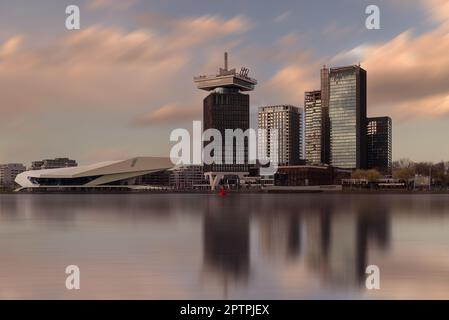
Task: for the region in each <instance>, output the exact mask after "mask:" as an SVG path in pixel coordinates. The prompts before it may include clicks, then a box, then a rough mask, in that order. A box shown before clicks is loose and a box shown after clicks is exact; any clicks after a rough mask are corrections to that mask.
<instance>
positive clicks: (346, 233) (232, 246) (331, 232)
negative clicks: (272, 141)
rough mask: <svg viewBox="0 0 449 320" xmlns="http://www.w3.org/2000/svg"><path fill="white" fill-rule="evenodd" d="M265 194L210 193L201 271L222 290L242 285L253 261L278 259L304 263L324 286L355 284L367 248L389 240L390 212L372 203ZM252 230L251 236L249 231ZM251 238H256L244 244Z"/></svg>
mask: <svg viewBox="0 0 449 320" xmlns="http://www.w3.org/2000/svg"><path fill="white" fill-rule="evenodd" d="M281 203H282V200H279V201H278V200H275V201H273V199H270V200H268V201H264V200H260V199H258V201H256V202H252V201H251V199H241V198H240V197H235V198H232V197H229V198H227V199H220V198H218V197H216V198H215V197H214V198H210V199H208V201H207V205H206V207H205V208H206V209H205V214H204V219H203V271H204V273H205V274H206V275H207V276H209V279H211V278H212V279H214V280H218V281H219V283H220V285H221V287H222V288H223V290H224V292H225V296H226V297H227V293H228V290H229V286H230V285H231V284H238V285H245V284H247V281H248V279H249V276H250V272H251V270H252V269H253V268H259V267H263V266H260V265H256V266H253V268H251V265H250V253H251V250H255V249H256V251H255V252H253V254H254V255H255V256H256V257H258V258H257V259H258V260H257V263H265V262H267V259H268V261H269V262H276V261H279V262H280V263H281V264H282V263H283V262H284V261H289V262H291V263H297V264H298V266H299V267H305V268H306V269H307V270H308V272H310V273H311V275H314V274H315V275H317V276H318V277H319V279H320V280H321V281H322V282H323V284H324V285H329V286H337V287H345V288H359V287H361V286H362V285H363V284H364V282H365V279H366V276H367V275H366V274H365V270H366V267H367V266H368V265H369V264H376V261H368V260H369V254H368V253H369V252H370V251H372V250H373V249H378V250H380V251H381V252H382V251H385V250H387V249H388V247H389V243H390V232H391V231H390V214H389V210H388V209H387V207H386V206H383V205H382V204H380V203H378V202H376V205H374V204H373V203H371V202H369V201H368V202H366V201H365V202H359V201H353V202H351V203H348V204H341V205H340V207H337V206H336V205H335V202H334V201H322V202H320V203H317V202H312V201H305V202H303V203H301V204H300V205H299V204H298V203H295V202H291V201H290V202H284V203H283V204H282V205H281ZM251 229H254V231H255V235H256V237H251V236H250V230H251ZM251 239H254V240H258V243H250V241H251Z"/></svg>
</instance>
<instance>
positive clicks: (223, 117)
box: [194, 53, 257, 172]
mask: <svg viewBox="0 0 449 320" xmlns="http://www.w3.org/2000/svg"><path fill="white" fill-rule="evenodd" d="M248 71H249V70H248V69H246V68H242V69H241V70H240V72H239V73H237V72H236V69H231V70H228V59H227V53H225V65H224V68H220V70H219V73H218V74H217V75H211V76H199V77H195V78H194V81H195V83H196V84H197V87H198V89H201V90H206V91H211V93H210V94H209V95H208V96H207V97H206V98H205V99H204V109H203V129H204V130H207V129H217V130H218V131H219V132H220V133H221V136H222V153H221V154H213V155H212V156H213V157H214V158H215V162H214V163H213V164H211V165H205V171H210V172H247V171H248V170H249V165H248V139H247V138H246V139H245V141H244V146H243V147H240V148H239V147H238V144H237V142H235V143H234V144H233V148H232V150H226V145H225V136H226V135H225V130H226V129H232V130H236V129H241V130H242V131H243V132H245V131H246V130H248V129H249V95H248V94H244V93H242V92H246V91H252V90H254V87H255V85H256V84H257V80H255V79H253V78H250V77H248ZM209 143H211V142H206V143H205V144H204V146H205V147H206V146H207V145H208V144H209ZM220 162H221V163H220Z"/></svg>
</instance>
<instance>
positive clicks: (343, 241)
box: [0, 194, 449, 299]
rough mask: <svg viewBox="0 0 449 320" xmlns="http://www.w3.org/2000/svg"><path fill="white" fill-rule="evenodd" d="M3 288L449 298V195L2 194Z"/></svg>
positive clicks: (107, 294) (18, 292) (110, 294)
mask: <svg viewBox="0 0 449 320" xmlns="http://www.w3.org/2000/svg"><path fill="white" fill-rule="evenodd" d="M71 264H75V265H78V266H79V267H80V269H81V290H78V291H69V290H67V289H66V288H65V278H66V274H65V267H66V266H68V265H71ZM371 264H375V265H377V266H379V268H380V270H381V289H380V290H378V291H369V290H366V289H365V286H364V283H365V277H366V275H365V268H366V266H368V265H371ZM0 298H2V299H13V298H25V299H28V298H37V299H47V298H51V299H53V298H63V299H67V298H69V299H72V298H73V299H81V298H87V299H110V298H112V299H222V298H229V299H321V298H324V299H327V298H356V299H359V298H361V299H373V298H374V299H376V298H392V299H396V298H437V299H438V298H446V299H449V196H448V195H337V194H335V195H320V194H316V195H301V194H285V195H283V194H276V195H271V194H235V195H228V196H226V197H224V198H221V197H219V196H217V195H190V194H179V195H178V194H176V195H172V194H170V195H168V194H163V195H150V194H119V195H26V194H19V195H0Z"/></svg>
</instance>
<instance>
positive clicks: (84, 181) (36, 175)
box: [15, 157, 174, 191]
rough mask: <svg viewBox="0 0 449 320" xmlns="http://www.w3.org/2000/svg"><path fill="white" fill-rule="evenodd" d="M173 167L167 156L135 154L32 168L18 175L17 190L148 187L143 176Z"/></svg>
mask: <svg viewBox="0 0 449 320" xmlns="http://www.w3.org/2000/svg"><path fill="white" fill-rule="evenodd" d="M173 166H174V165H173V163H172V162H171V160H170V158H163V157H137V158H131V159H127V160H118V161H106V162H101V163H97V164H93V165H86V166H78V167H69V168H60V169H44V170H31V171H26V172H23V173H20V174H19V175H17V177H16V179H15V182H16V183H17V184H18V185H19V186H20V187H19V188H18V189H16V191H40V190H42V191H52V190H55V191H64V190H69V191H77V190H79V191H89V190H91V191H95V190H114V189H115V190H117V191H118V190H139V189H148V188H150V186H148V185H145V184H142V178H145V177H148V175H151V174H157V173H158V172H164V171H165V170H167V169H170V168H172V167H173ZM139 179H140V180H139Z"/></svg>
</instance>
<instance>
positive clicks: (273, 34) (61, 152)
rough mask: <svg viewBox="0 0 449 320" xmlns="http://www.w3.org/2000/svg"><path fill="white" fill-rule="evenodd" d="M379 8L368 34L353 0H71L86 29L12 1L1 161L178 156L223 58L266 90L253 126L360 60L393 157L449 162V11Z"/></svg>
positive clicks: (431, 5)
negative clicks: (261, 0)
mask: <svg viewBox="0 0 449 320" xmlns="http://www.w3.org/2000/svg"><path fill="white" fill-rule="evenodd" d="M377 2H378V5H379V7H380V9H381V26H382V29H381V30H366V29H365V28H364V19H365V18H366V15H365V14H364V8H365V7H366V5H367V4H368V2H367V1H357V2H356V1H352V0H346V1H345V3H347V4H348V5H350V6H349V7H350V8H351V9H348V5H346V6H341V7H344V10H343V8H339V6H338V5H334V4H329V3H325V2H324V1H318V2H316V3H314V4H312V3H310V2H309V3H299V4H298V3H293V4H292V3H291V1H281V2H279V3H276V4H275V7H273V5H274V4H271V3H268V4H266V5H261V8H260V9H261V10H253V7H254V1H243V2H242V3H241V5H237V4H226V6H224V5H222V4H209V3H207V4H206V3H205V2H204V1H195V2H192V1H186V2H183V3H182V4H176V8H175V7H174V5H173V4H174V2H171V1H167V2H164V3H163V4H161V3H153V2H140V1H137V0H136V1H129V2H128V1H126V2H123V1H121V2H119V1H113V0H102V1H98V0H96V1H72V2H71V3H72V4H77V5H79V6H80V9H81V30H79V31H67V30H65V28H64V19H65V17H66V16H65V14H64V9H65V5H66V4H65V3H64V4H59V3H57V2H56V1H42V3H40V4H39V6H38V5H37V4H32V5H30V4H28V3H27V4H26V5H25V2H21V1H18V2H16V3H1V4H0V30H1V31H0V94H1V96H2V100H1V101H0V111H1V113H2V117H1V118H0V135H1V136H2V138H1V139H0V162H2V163H3V162H25V163H30V162H31V161H33V160H37V159H41V158H51V157H56V156H68V157H70V158H75V159H77V160H79V162H80V164H86V163H91V162H97V161H104V160H116V159H120V158H128V157H131V156H137V155H154V156H166V155H167V154H168V153H169V149H170V146H171V144H170V142H169V133H170V131H171V130H173V129H174V128H187V129H189V128H190V127H191V121H192V120H199V119H201V112H202V108H201V106H202V100H203V98H204V96H205V94H204V93H201V92H197V90H196V89H195V87H194V85H192V84H191V79H192V77H193V76H194V75H196V74H202V73H207V74H209V73H214V72H216V71H217V70H216V69H217V66H219V65H221V64H222V63H221V60H222V52H223V51H229V52H230V62H229V63H230V65H231V66H233V67H237V68H240V67H241V66H245V67H248V68H249V69H250V72H251V74H252V75H253V76H254V77H255V78H257V79H258V80H259V87H258V88H257V89H256V90H255V91H254V93H253V94H252V95H251V99H252V103H251V107H250V110H251V125H252V126H253V127H255V126H257V110H258V107H261V106H266V105H270V104H293V105H295V106H300V107H302V108H303V107H304V92H305V91H311V90H316V89H319V70H320V68H321V67H322V65H324V64H326V65H328V66H329V67H334V66H335V67H336V66H342V65H346V64H358V62H360V63H361V65H362V67H363V68H364V69H365V70H367V72H368V117H374V116H381V115H388V116H390V117H391V118H392V119H393V126H394V132H393V138H394V139H393V145H394V153H393V159H394V160H397V159H399V158H410V159H411V160H414V161H433V162H438V161H440V160H446V161H447V160H448V159H449V142H448V141H447V139H444V137H445V135H444V133H445V132H446V130H447V129H446V128H447V125H448V124H449V118H448V117H447V115H448V114H449V86H447V84H445V83H444V80H445V79H449V68H448V67H449V57H448V56H447V51H448V50H447V49H449V23H448V22H447V18H448V17H449V6H448V4H446V3H444V2H445V1H442V0H423V1H415V2H414V3H415V5H414V6H410V5H407V4H409V3H410V1H391V2H389V3H387V2H386V1H377ZM438 4H440V5H441V7H438ZM179 5H180V6H182V7H183V10H179ZM184 6H185V7H186V8H185V10H184ZM287 8H288V10H287ZM176 9H178V10H176ZM258 9H259V8H258ZM423 9H424V10H423ZM36 10H37V11H36ZM259 11H260V12H259ZM342 11H344V12H342ZM36 12H37V13H36ZM175 12H184V15H183V16H179V14H178V13H175ZM306 12H309V14H305V13H306ZM319 13H320V14H321V15H319ZM332 13H335V14H332ZM318 17H322V20H320V21H315V20H319V19H318ZM324 20H325V22H326V23H322V22H323V21H324ZM309 25H310V26H309ZM412 29H414V30H413V31H412ZM273 43H274V44H275V46H278V47H277V48H276V47H274V46H273ZM24 93H26V94H24ZM165 139H166V140H165ZM429 141H431V142H432V143H428V142H429ZM99 145H102V146H104V147H103V148H101V149H98V146H99Z"/></svg>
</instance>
